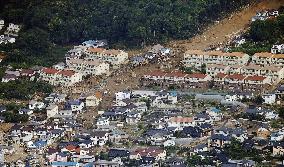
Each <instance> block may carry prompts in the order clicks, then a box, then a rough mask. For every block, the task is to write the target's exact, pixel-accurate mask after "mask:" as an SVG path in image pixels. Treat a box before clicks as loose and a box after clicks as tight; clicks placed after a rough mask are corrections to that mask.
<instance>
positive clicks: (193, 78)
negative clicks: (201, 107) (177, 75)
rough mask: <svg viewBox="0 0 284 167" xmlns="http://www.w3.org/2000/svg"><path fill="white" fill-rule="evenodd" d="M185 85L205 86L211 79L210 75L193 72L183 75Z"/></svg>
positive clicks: (191, 86) (189, 86)
mask: <svg viewBox="0 0 284 167" xmlns="http://www.w3.org/2000/svg"><path fill="white" fill-rule="evenodd" d="M184 80H185V87H188V88H205V87H207V86H208V83H209V81H211V80H212V77H211V76H210V75H206V74H200V73H193V74H188V75H186V76H185V79H184Z"/></svg>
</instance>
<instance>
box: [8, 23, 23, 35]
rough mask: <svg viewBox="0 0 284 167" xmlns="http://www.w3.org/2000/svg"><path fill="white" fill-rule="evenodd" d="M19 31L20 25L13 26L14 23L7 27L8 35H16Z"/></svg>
mask: <svg viewBox="0 0 284 167" xmlns="http://www.w3.org/2000/svg"><path fill="white" fill-rule="evenodd" d="M20 29H21V26H20V25H17V24H14V23H9V26H8V27H7V31H6V32H7V33H8V34H10V33H12V34H17V33H18V32H19V31H20Z"/></svg>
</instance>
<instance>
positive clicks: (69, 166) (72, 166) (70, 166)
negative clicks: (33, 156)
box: [50, 162, 80, 167]
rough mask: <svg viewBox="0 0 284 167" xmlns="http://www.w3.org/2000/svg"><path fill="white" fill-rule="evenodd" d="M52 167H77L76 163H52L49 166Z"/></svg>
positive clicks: (78, 164)
mask: <svg viewBox="0 0 284 167" xmlns="http://www.w3.org/2000/svg"><path fill="white" fill-rule="evenodd" d="M50 165H51V166H52V167H79V166H80V163H78V162H52V163H51V164H50Z"/></svg>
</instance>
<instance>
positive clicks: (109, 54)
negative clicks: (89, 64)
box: [85, 48, 128, 66]
mask: <svg viewBox="0 0 284 167" xmlns="http://www.w3.org/2000/svg"><path fill="white" fill-rule="evenodd" d="M85 53H86V57H85V59H86V60H101V61H103V62H107V63H110V64H112V65H114V66H117V65H120V64H125V63H127V62H128V53H126V52H124V51H122V50H114V49H110V50H106V49H103V48H89V49H87V50H86V52H85Z"/></svg>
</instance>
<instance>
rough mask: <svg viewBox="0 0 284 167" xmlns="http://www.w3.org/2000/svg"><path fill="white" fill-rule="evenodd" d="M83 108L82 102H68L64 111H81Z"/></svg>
mask: <svg viewBox="0 0 284 167" xmlns="http://www.w3.org/2000/svg"><path fill="white" fill-rule="evenodd" d="M84 107H85V104H84V102H82V101H80V100H69V101H68V102H67V103H66V104H65V109H68V110H72V111H82V110H83V108H84Z"/></svg>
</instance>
